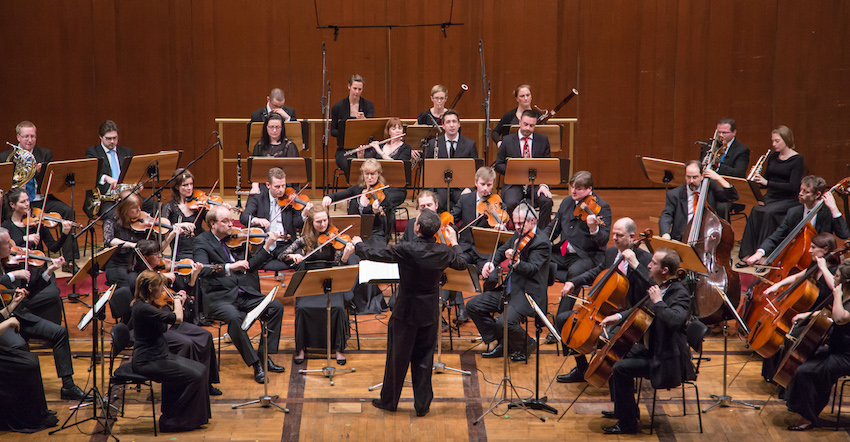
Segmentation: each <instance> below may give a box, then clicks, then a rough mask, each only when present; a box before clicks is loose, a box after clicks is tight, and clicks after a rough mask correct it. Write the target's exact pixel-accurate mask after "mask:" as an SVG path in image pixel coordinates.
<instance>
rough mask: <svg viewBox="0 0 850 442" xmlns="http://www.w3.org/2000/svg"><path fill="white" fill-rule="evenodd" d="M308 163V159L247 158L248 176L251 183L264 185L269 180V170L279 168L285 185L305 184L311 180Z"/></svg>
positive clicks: (309, 161)
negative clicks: (283, 174)
mask: <svg viewBox="0 0 850 442" xmlns="http://www.w3.org/2000/svg"><path fill="white" fill-rule="evenodd" d="M310 163H311V160H310V158H272V157H248V176H249V177H250V179H251V182H252V183H264V182H266V181H268V179H269V169H271V168H273V167H280V168H281V169H283V173H285V174H286V182H287V183H307V182H310V181H312V179H313V177H312V176H311V175H312V174H311V173H310V172H311V171H312V169H311V168H310Z"/></svg>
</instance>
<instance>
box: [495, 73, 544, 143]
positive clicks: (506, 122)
mask: <svg viewBox="0 0 850 442" xmlns="http://www.w3.org/2000/svg"><path fill="white" fill-rule="evenodd" d="M514 97H515V98H516V108H514V109H511V110H509V111H508V112H507V113H506V114H505V115H503V116H502V118H501V119H499V122H498V123H496V127H494V128H493V131H492V132H490V138H492V139H493V142H495V143H496V146H497V147H501V146H502V131H503V130H504V129H503V128H504V127H505V126H512V125H514V124H520V122H521V120H522V114H523V113H525V111H528V112H531V113H532V115H533V116H534V120H535V121H537V117H539V116H540V112H538V111H537V110H536V109H532V108H531V86H529V85H527V84H521V85H519V86H517V87H516V89H514Z"/></svg>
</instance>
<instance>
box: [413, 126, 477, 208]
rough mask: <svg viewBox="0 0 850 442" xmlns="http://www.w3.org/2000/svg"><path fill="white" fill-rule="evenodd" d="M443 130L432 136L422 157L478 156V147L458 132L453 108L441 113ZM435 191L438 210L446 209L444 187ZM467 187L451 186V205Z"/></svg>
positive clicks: (465, 191) (446, 200) (446, 197)
mask: <svg viewBox="0 0 850 442" xmlns="http://www.w3.org/2000/svg"><path fill="white" fill-rule="evenodd" d="M443 132H444V133H445V134H444V135H442V136H439V137H437V138H434V140H432V141H430V142H429V143H428V147H427V148H426V149H425V152H424V157H425V159H429V158H476V159H477V158H478V147H476V146H475V141H473V140H471V139H469V138H467V137H465V136H463V135H461V134H460V116H459V115H458V113H457V112H455V111H454V110H453V109H449V110H447V111H446V112H445V114H443ZM434 149H437V156H434ZM432 190H434V191H435V192H437V196H438V197H439V198H440V199H439V202H440V212H442V211H445V210H448V193H447V192H446V188H445V187H441V188H437V189H432ZM469 192H470V190H469V188H459V187H453V188H451V197H452V205H453V206H454V205H455V204H457V200H458V198H460V195H461V193H469Z"/></svg>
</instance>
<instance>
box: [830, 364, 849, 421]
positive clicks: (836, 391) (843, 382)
mask: <svg viewBox="0 0 850 442" xmlns="http://www.w3.org/2000/svg"><path fill="white" fill-rule="evenodd" d="M839 382H840V383H841V387H840V390H839V387H838V383H839ZM848 382H850V376H844V377H842V378H839V379H838V380H837V381H836V382H835V388H834V389H833V392H832V411H831V413H835V398H836V396H837V397H838V413H837V414H836V415H835V431H838V429H839V428H840V425H841V424H840V421H841V402H842V401H843V400H844V387H845V386H846V385H847V383H848Z"/></svg>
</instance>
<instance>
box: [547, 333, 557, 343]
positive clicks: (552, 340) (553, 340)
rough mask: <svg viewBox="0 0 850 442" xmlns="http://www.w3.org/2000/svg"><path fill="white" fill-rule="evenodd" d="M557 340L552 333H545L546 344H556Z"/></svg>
mask: <svg viewBox="0 0 850 442" xmlns="http://www.w3.org/2000/svg"><path fill="white" fill-rule="evenodd" d="M557 342H558V338H556V337H555V335H553V334H552V333H549V334H548V335H546V345H549V344H556V343H557Z"/></svg>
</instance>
